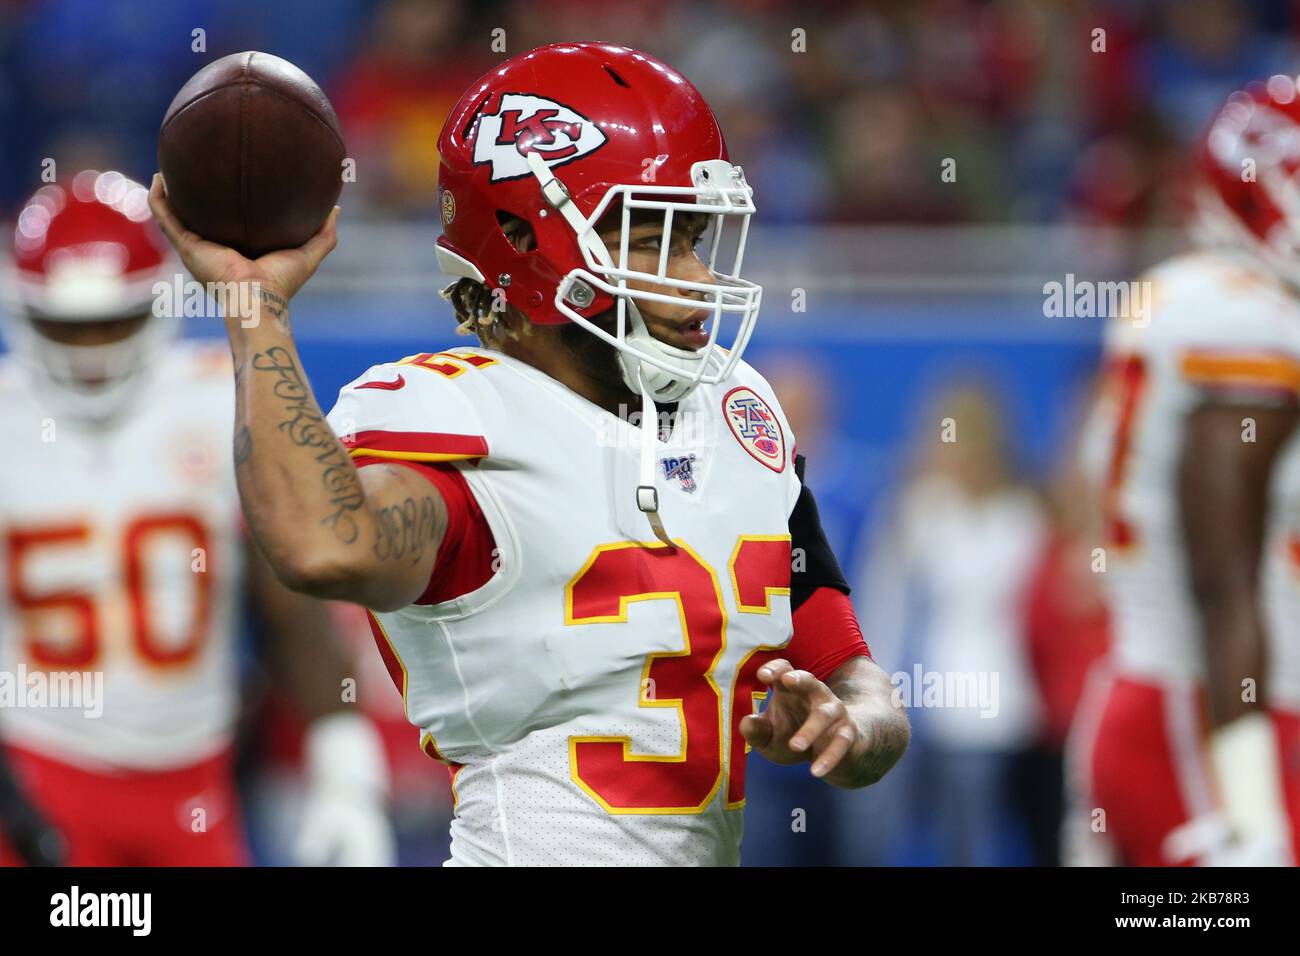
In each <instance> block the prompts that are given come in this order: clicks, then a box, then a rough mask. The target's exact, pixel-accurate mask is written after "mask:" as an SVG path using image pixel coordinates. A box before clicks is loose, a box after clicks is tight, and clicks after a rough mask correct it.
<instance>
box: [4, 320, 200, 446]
mask: <svg viewBox="0 0 1300 956" xmlns="http://www.w3.org/2000/svg"><path fill="white" fill-rule="evenodd" d="M39 318H40V317H39V316H33V315H8V316H6V322H5V325H6V329H5V331H6V337H7V338H9V339H10V345H11V347H12V348H13V351H14V354H15V356H16V357H17V358H18V359H19V360H20V362H22V364H23V366H24V367H25V369H26V370H27V373H28V374H29V375H30V376H31V377H32V379H33V380H34V381H35V383H36V384H37V386H38V391H39V393H40V394H41V395H42V396H43V397H44V400H45V401H47V402H48V403H49V404H50V406H51V409H52V410H53V411H54V412H55V413H56V414H58V415H60V416H65V417H67V418H68V419H69V420H70V421H71V422H73V423H74V424H82V425H86V426H105V425H111V424H114V423H116V422H117V421H118V420H120V419H121V418H122V416H123V415H125V414H126V413H127V412H129V410H130V409H131V408H132V407H133V406H134V403H135V401H136V399H137V398H138V397H139V395H140V392H141V390H142V387H143V385H144V384H145V382H146V381H147V379H148V373H149V370H150V369H151V368H152V367H153V366H154V365H155V364H156V363H157V361H158V360H159V358H160V357H161V354H162V353H163V352H164V351H165V349H166V347H167V345H168V343H169V342H170V341H171V340H172V338H173V337H174V335H175V334H176V331H177V328H178V323H177V321H176V320H175V319H172V318H170V317H164V318H159V317H156V316H154V315H151V314H148V313H145V314H144V315H142V316H140V319H141V324H140V327H139V328H138V329H135V330H133V331H131V332H130V333H128V334H127V335H124V336H123V337H122V338H119V339H117V340H115V341H109V342H103V343H96V344H74V343H70V342H60V341H58V340H56V339H54V338H51V337H50V336H48V335H46V334H44V333H43V332H41V331H40V330H39V329H38V327H37V325H36V323H35V322H34V321H33V319H39ZM130 318H135V317H134V316H127V317H124V320H125V319H130ZM45 321H47V322H56V321H59V320H56V319H46V320H45ZM105 321H111V320H105ZM68 324H72V323H68Z"/></svg>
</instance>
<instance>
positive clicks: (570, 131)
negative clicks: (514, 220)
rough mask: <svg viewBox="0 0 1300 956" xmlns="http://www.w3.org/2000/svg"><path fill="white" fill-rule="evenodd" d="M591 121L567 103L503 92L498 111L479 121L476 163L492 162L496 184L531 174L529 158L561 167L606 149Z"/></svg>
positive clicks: (475, 143)
mask: <svg viewBox="0 0 1300 956" xmlns="http://www.w3.org/2000/svg"><path fill="white" fill-rule="evenodd" d="M605 139H606V138H605V134H604V133H602V132H601V131H600V128H599V127H598V126H596V124H595V123H593V122H592V121H591V120H589V119H587V117H585V116H583V115H582V114H580V113H578V112H576V111H575V110H572V109H570V108H569V107H567V106H565V105H564V104H562V103H557V102H555V101H554V100H548V99H546V98H545V97H541V96H533V95H531V94H528V93H502V94H501V98H500V102H499V103H498V104H497V108H496V110H495V111H494V112H491V113H488V112H484V113H483V114H482V115H481V116H480V117H479V122H478V133H477V134H476V136H475V138H474V165H476V166H481V165H484V164H486V163H490V164H491V166H492V177H491V179H492V182H494V183H495V182H500V181H501V180H503V179H518V178H519V177H520V176H527V175H530V170H529V169H528V160H527V158H526V157H527V156H528V154H529V153H539V154H541V157H542V159H543V160H545V161H546V165H547V166H559V165H561V164H562V163H567V162H570V161H571V160H574V159H577V158H578V157H580V156H585V155H587V154H588V153H591V152H593V151H595V150H597V149H600V147H602V146H604V145H605Z"/></svg>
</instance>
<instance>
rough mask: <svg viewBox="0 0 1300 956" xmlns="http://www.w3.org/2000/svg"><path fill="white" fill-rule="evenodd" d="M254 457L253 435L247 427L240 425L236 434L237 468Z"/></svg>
mask: <svg viewBox="0 0 1300 956" xmlns="http://www.w3.org/2000/svg"><path fill="white" fill-rule="evenodd" d="M252 456H253V433H252V432H251V431H250V430H249V428H248V426H247V425H240V426H239V431H237V432H235V467H236V468H238V467H239V466H240V465H242V464H243V463H244V462H246V461H248V459H249V458H251V457H252Z"/></svg>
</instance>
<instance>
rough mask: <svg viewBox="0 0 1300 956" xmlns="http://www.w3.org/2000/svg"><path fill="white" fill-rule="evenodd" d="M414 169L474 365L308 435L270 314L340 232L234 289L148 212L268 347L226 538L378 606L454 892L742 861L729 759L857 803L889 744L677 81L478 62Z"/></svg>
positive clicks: (241, 362)
mask: <svg viewBox="0 0 1300 956" xmlns="http://www.w3.org/2000/svg"><path fill="white" fill-rule="evenodd" d="M440 150H441V157H442V164H443V165H442V169H441V175H440V189H441V201H440V209H441V213H442V220H443V226H444V234H443V237H442V238H441V239H440V240H439V244H438V258H439V261H440V263H441V264H442V266H443V268H444V270H445V271H448V272H449V273H450V274H452V275H454V276H456V278H457V280H458V281H457V282H456V284H455V285H454V286H452V287H451V288H450V289H449V290H448V292H447V293H446V294H447V295H448V297H449V298H450V301H451V302H452V304H453V306H454V307H455V309H456V313H457V319H458V321H459V322H460V323H461V326H462V327H463V328H464V329H465V330H467V331H474V332H477V334H478V336H479V339H480V341H481V342H482V344H483V347H482V348H477V349H457V350H454V351H451V352H445V353H438V354H428V353H426V354H421V355H416V356H412V357H410V358H408V359H405V360H403V361H401V362H394V363H389V364H385V365H380V366H376V367H374V368H372V369H370V371H368V372H366V373H365V374H364V375H362V376H361V377H360V378H358V379H357V380H356V381H355V382H353V383H352V384H351V385H349V386H347V387H346V388H345V389H343V392H342V394H341V396H340V399H339V402H338V405H337V406H336V408H335V410H334V412H333V413H332V415H331V418H330V422H329V425H327V424H326V421H325V418H324V416H323V414H322V413H321V411H320V409H319V406H318V405H317V404H316V401H315V399H314V397H313V396H312V394H311V391H310V388H309V387H308V385H307V382H306V378H305V376H304V373H303V371H302V369H301V366H300V365H299V362H298V359H297V355H296V351H295V347H294V343H293V339H292V336H291V334H290V326H289V314H288V305H287V303H288V300H289V299H290V298H292V296H293V294H294V293H295V292H297V290H298V289H299V287H301V285H302V284H303V283H304V282H306V281H307V279H308V278H309V277H310V276H311V274H312V272H313V271H314V270H315V269H316V267H317V265H318V264H319V263H320V261H321V260H322V259H323V258H324V256H325V255H326V254H327V253H328V252H329V250H330V249H332V248H333V245H334V242H335V231H334V230H335V227H334V222H333V220H331V222H329V223H327V224H326V226H325V227H324V228H323V229H322V231H321V232H320V234H318V235H317V236H316V237H315V238H314V239H313V240H312V241H311V242H309V243H308V244H307V245H306V246H304V247H303V248H302V249H299V250H291V251H287V252H278V253H273V254H271V255H268V256H265V257H263V258H262V259H259V260H257V261H256V262H249V261H247V260H244V259H243V258H242V257H240V256H239V255H238V254H237V253H235V252H233V251H232V250H229V249H225V248H222V247H220V246H216V245H214V244H212V243H208V242H204V241H203V240H202V239H201V238H200V237H198V236H195V235H193V234H191V233H187V232H185V231H184V229H183V227H182V226H181V225H180V224H179V223H178V222H177V221H176V219H175V218H174V217H173V216H172V215H171V213H170V211H169V210H168V208H167V204H166V200H165V193H164V187H163V184H162V183H161V181H156V182H155V187H154V190H153V192H152V194H151V201H152V202H153V204H154V209H155V213H156V214H157V215H158V216H159V220H160V222H161V224H162V226H163V228H164V231H166V232H167V234H168V236H169V237H170V238H171V239H172V241H173V242H174V243H175V244H176V245H177V246H178V248H179V249H180V251H181V254H182V256H183V257H184V258H185V260H186V262H187V264H188V265H189V266H190V268H191V271H192V272H193V273H194V274H195V275H196V276H198V277H202V278H205V279H215V278H216V277H218V276H224V277H225V278H234V279H238V280H243V281H254V280H255V281H258V282H260V283H261V288H262V296H263V302H262V313H263V319H262V321H261V322H260V323H259V324H257V326H256V327H253V328H245V327H243V326H242V325H241V323H240V322H237V321H233V320H228V321H227V330H228V332H229V333H230V336H231V342H232V345H233V348H234V352H235V359H236V366H237V373H236V374H237V375H238V376H239V386H238V395H237V403H238V412H237V427H238V429H239V432H238V437H237V439H236V444H235V447H236V459H237V462H238V468H237V474H238V478H239V482H240V487H241V489H242V490H243V492H244V501H245V504H246V511H247V516H248V521H249V524H250V525H251V527H252V528H253V529H254V531H255V533H256V534H257V536H258V539H259V541H261V542H262V543H263V544H264V545H265V547H266V548H267V554H268V556H269V558H270V560H271V562H272V564H273V566H274V567H275V569H276V571H277V573H278V574H279V575H280V576H281V578H282V580H285V581H288V582H291V583H292V584H293V585H294V586H295V587H297V588H299V589H301V590H304V591H307V592H310V593H314V594H317V595H320V596H329V597H335V598H343V599H346V600H351V601H355V602H357V603H361V604H364V605H366V606H368V607H370V608H372V609H374V611H375V613H374V615H373V617H374V627H375V631H376V639H377V641H378V643H379V646H380V650H381V653H383V655H384V657H385V660H386V661H387V663H388V665H389V670H390V672H391V673H392V675H393V678H394V680H395V681H396V682H397V683H398V685H399V686H400V687H401V688H402V689H403V692H404V696H405V700H406V708H407V715H408V716H409V718H410V719H411V721H412V722H413V723H415V724H416V725H418V726H419V727H420V728H421V730H422V740H423V744H424V747H425V749H426V750H427V751H428V753H429V754H430V755H431V756H434V757H438V758H440V759H443V760H445V761H447V762H448V763H450V764H451V765H452V766H453V768H454V778H453V779H454V788H455V792H456V795H457V807H456V819H455V821H454V823H453V825H452V862H454V863H457V864H512V863H513V864H544V863H571V864H602V863H603V864H618V863H622V864H652V863H661V864H682V863H713V864H721V863H735V862H737V860H738V858H739V844H740V833H741V826H742V816H741V813H740V810H741V807H742V806H743V801H744V758H745V754H746V752H747V751H748V750H749V748H750V747H753V748H755V749H757V750H759V751H760V752H762V753H763V754H764V755H765V756H767V757H768V758H769V759H773V760H775V761H778V762H781V763H796V762H801V761H805V762H809V763H811V770H812V772H813V773H814V774H815V775H817V776H822V777H824V778H825V779H827V780H828V781H830V782H832V783H834V784H837V785H839V786H843V787H850V788H851V787H860V786H865V785H868V784H870V783H872V782H874V781H875V780H877V779H879V777H880V776H881V775H883V774H884V773H885V772H886V771H887V770H888V769H889V767H890V766H891V765H892V764H893V763H894V762H895V761H896V760H897V759H898V757H899V755H900V754H901V752H902V750H903V748H904V747H905V746H906V740H907V733H908V731H907V723H906V718H905V716H904V715H903V714H902V712H901V710H900V709H898V708H896V707H895V706H894V705H893V704H892V703H891V700H890V697H891V686H890V684H889V680H888V678H887V676H886V675H885V674H884V672H883V671H881V670H880V668H879V667H877V666H876V665H875V664H874V663H873V662H872V661H871V659H870V656H869V654H868V651H867V648H866V645H865V644H864V643H863V641H862V637H861V634H860V633H859V631H858V628H857V622H856V618H855V617H854V614H853V610H852V607H851V605H850V604H849V602H848V600H847V597H846V592H847V588H846V587H845V585H844V582H843V577H842V575H841V574H840V571H839V568H838V566H837V564H836V562H835V559H834V556H833V555H832V554H831V552H830V548H829V547H828V546H827V545H826V542H825V536H824V535H823V534H822V532H821V528H820V525H819V523H818V520H817V515H816V508H815V505H814V504H813V502H812V498H811V495H810V494H809V493H808V491H807V489H806V488H804V487H803V485H802V483H801V480H800V478H799V473H800V472H801V471H802V468H801V465H800V462H801V460H802V459H799V460H796V456H795V439H794V436H793V435H791V434H790V429H789V426H788V423H787V422H786V421H785V419H784V417H783V415H782V413H781V410H780V408H779V406H778V404H777V402H776V399H775V398H774V397H773V395H772V393H771V390H770V388H769V387H768V385H767V383H766V382H765V381H764V380H763V378H762V377H761V376H760V375H758V373H756V372H755V371H753V370H752V369H751V368H749V367H748V366H747V365H745V364H744V363H743V362H741V361H740V355H741V352H742V351H743V349H744V347H745V344H746V342H747V340H748V338H749V336H750V333H751V332H752V330H753V325H754V321H755V319H756V317H757V311H758V303H759V289H758V287H757V286H755V285H753V284H752V283H749V282H746V281H744V280H742V279H740V278H739V277H738V276H737V275H736V273H738V271H739V267H740V262H741V253H742V252H743V248H744V236H745V230H746V227H747V224H748V220H749V217H750V215H751V214H752V213H753V210H754V206H753V202H752V199H751V193H750V189H749V187H748V186H747V185H746V184H745V181H744V178H743V176H742V175H741V172H740V169H739V168H738V167H736V166H733V165H732V164H731V163H730V162H728V160H727V153H726V148H725V146H724V145H723V141H722V135H721V131H720V130H719V128H718V125H717V121H716V119H715V118H714V116H713V114H712V111H711V110H710V109H709V107H708V105H707V104H706V103H705V102H704V101H703V99H702V98H701V97H700V95H699V93H698V92H697V91H696V90H695V89H694V88H693V87H692V86H691V85H690V84H689V83H688V82H687V81H686V80H685V79H684V78H683V77H681V76H680V75H679V74H677V73H676V72H674V71H673V70H672V69H671V68H669V67H667V66H666V65H664V64H662V63H659V62H657V61H655V60H652V59H651V58H649V57H647V56H645V55H643V54H640V53H637V52H636V51H633V50H629V49H626V48H623V47H615V46H609V45H603V44H588V43H574V44H562V45H556V46H551V47H544V48H541V49H538V50H533V51H531V52H529V53H526V54H522V55H520V56H517V57H514V58H513V59H511V60H509V61H507V62H506V63H503V64H501V65H500V66H499V67H497V68H495V69H494V70H493V71H492V72H491V73H490V74H488V75H487V76H485V77H483V78H482V79H481V80H480V81H479V82H478V83H476V84H475V85H474V86H473V87H471V89H470V90H469V91H467V92H466V94H465V95H464V97H463V98H462V99H461V101H460V102H459V103H458V104H457V106H456V107H455V108H454V109H453V111H452V113H451V116H450V118H449V119H448V121H447V124H446V126H445V127H444V129H443V133H442V137H441V140H440ZM724 227H726V230H727V231H728V232H729V233H730V234H732V235H734V234H735V232H736V229H735V228H734V227H738V232H739V244H738V245H731V246H721V248H722V249H724V250H730V251H734V253H735V256H734V259H733V260H731V261H733V262H734V266H732V267H731V268H730V271H729V272H728V271H727V270H726V269H723V268H721V267H720V266H718V265H717V263H719V262H720V261H721V254H720V252H719V248H720V246H719V243H720V242H721V240H722V238H723V236H722V232H723V231H724ZM706 229H709V230H711V232H710V238H711V242H710V245H709V246H708V247H707V248H709V250H710V251H709V253H708V255H707V257H706V258H707V260H708V261H707V264H706V262H704V261H701V259H700V258H699V257H698V256H697V254H696V252H695V249H694V247H695V244H696V242H697V241H699V239H700V237H701V235H702V234H703V233H704V232H705V231H706ZM734 241H735V240H734V239H733V240H729V242H733V243H734ZM616 262H617V263H619V264H618V265H616V264H615V263H616ZM733 317H734V318H736V319H737V320H738V328H737V331H736V332H735V336H734V338H733V339H732V340H731V341H732V349H731V351H730V352H727V351H724V350H723V349H721V348H719V347H718V346H717V345H716V344H715V341H716V339H717V337H718V332H719V327H720V326H721V325H722V324H723V322H724V320H725V319H731V318H733ZM636 408H639V409H640V410H641V412H642V415H641V418H640V421H641V423H642V424H641V425H640V427H638V425H637V424H636V423H635V419H633V418H632V416H630V415H629V413H628V410H629V409H636ZM330 425H332V426H333V428H334V430H335V431H337V432H338V433H339V434H341V435H342V436H343V440H342V441H340V440H339V439H338V438H335V436H334V434H333V433H332V432H331V430H330V427H329V426H330ZM663 426H666V427H663ZM792 564H793V568H792ZM769 688H772V691H771V693H772V696H771V699H770V700H769V702H768V705H767V708H766V710H765V711H764V712H763V713H762V714H756V713H755V709H756V704H757V701H758V700H759V699H761V698H762V697H763V696H764V695H765V694H766V693H768V690H769Z"/></svg>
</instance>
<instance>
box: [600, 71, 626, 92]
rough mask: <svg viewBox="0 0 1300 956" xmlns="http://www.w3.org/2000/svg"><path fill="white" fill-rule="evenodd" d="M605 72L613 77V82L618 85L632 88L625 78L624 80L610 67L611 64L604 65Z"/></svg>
mask: <svg viewBox="0 0 1300 956" xmlns="http://www.w3.org/2000/svg"><path fill="white" fill-rule="evenodd" d="M605 72H606V73H608V74H609V75H610V77H612V78H613V80H614V82H615V83H617V84H618V85H619V86H622V87H626V88H627V89H629V90H630V89H631V88H632V87H631V86H630V85H629V84H628V82H627V80H625V79H623V77H621V76H619V75H618V72H617V71H616V70H615V69H614V68H613V67H611V66H606V67H605Z"/></svg>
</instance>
